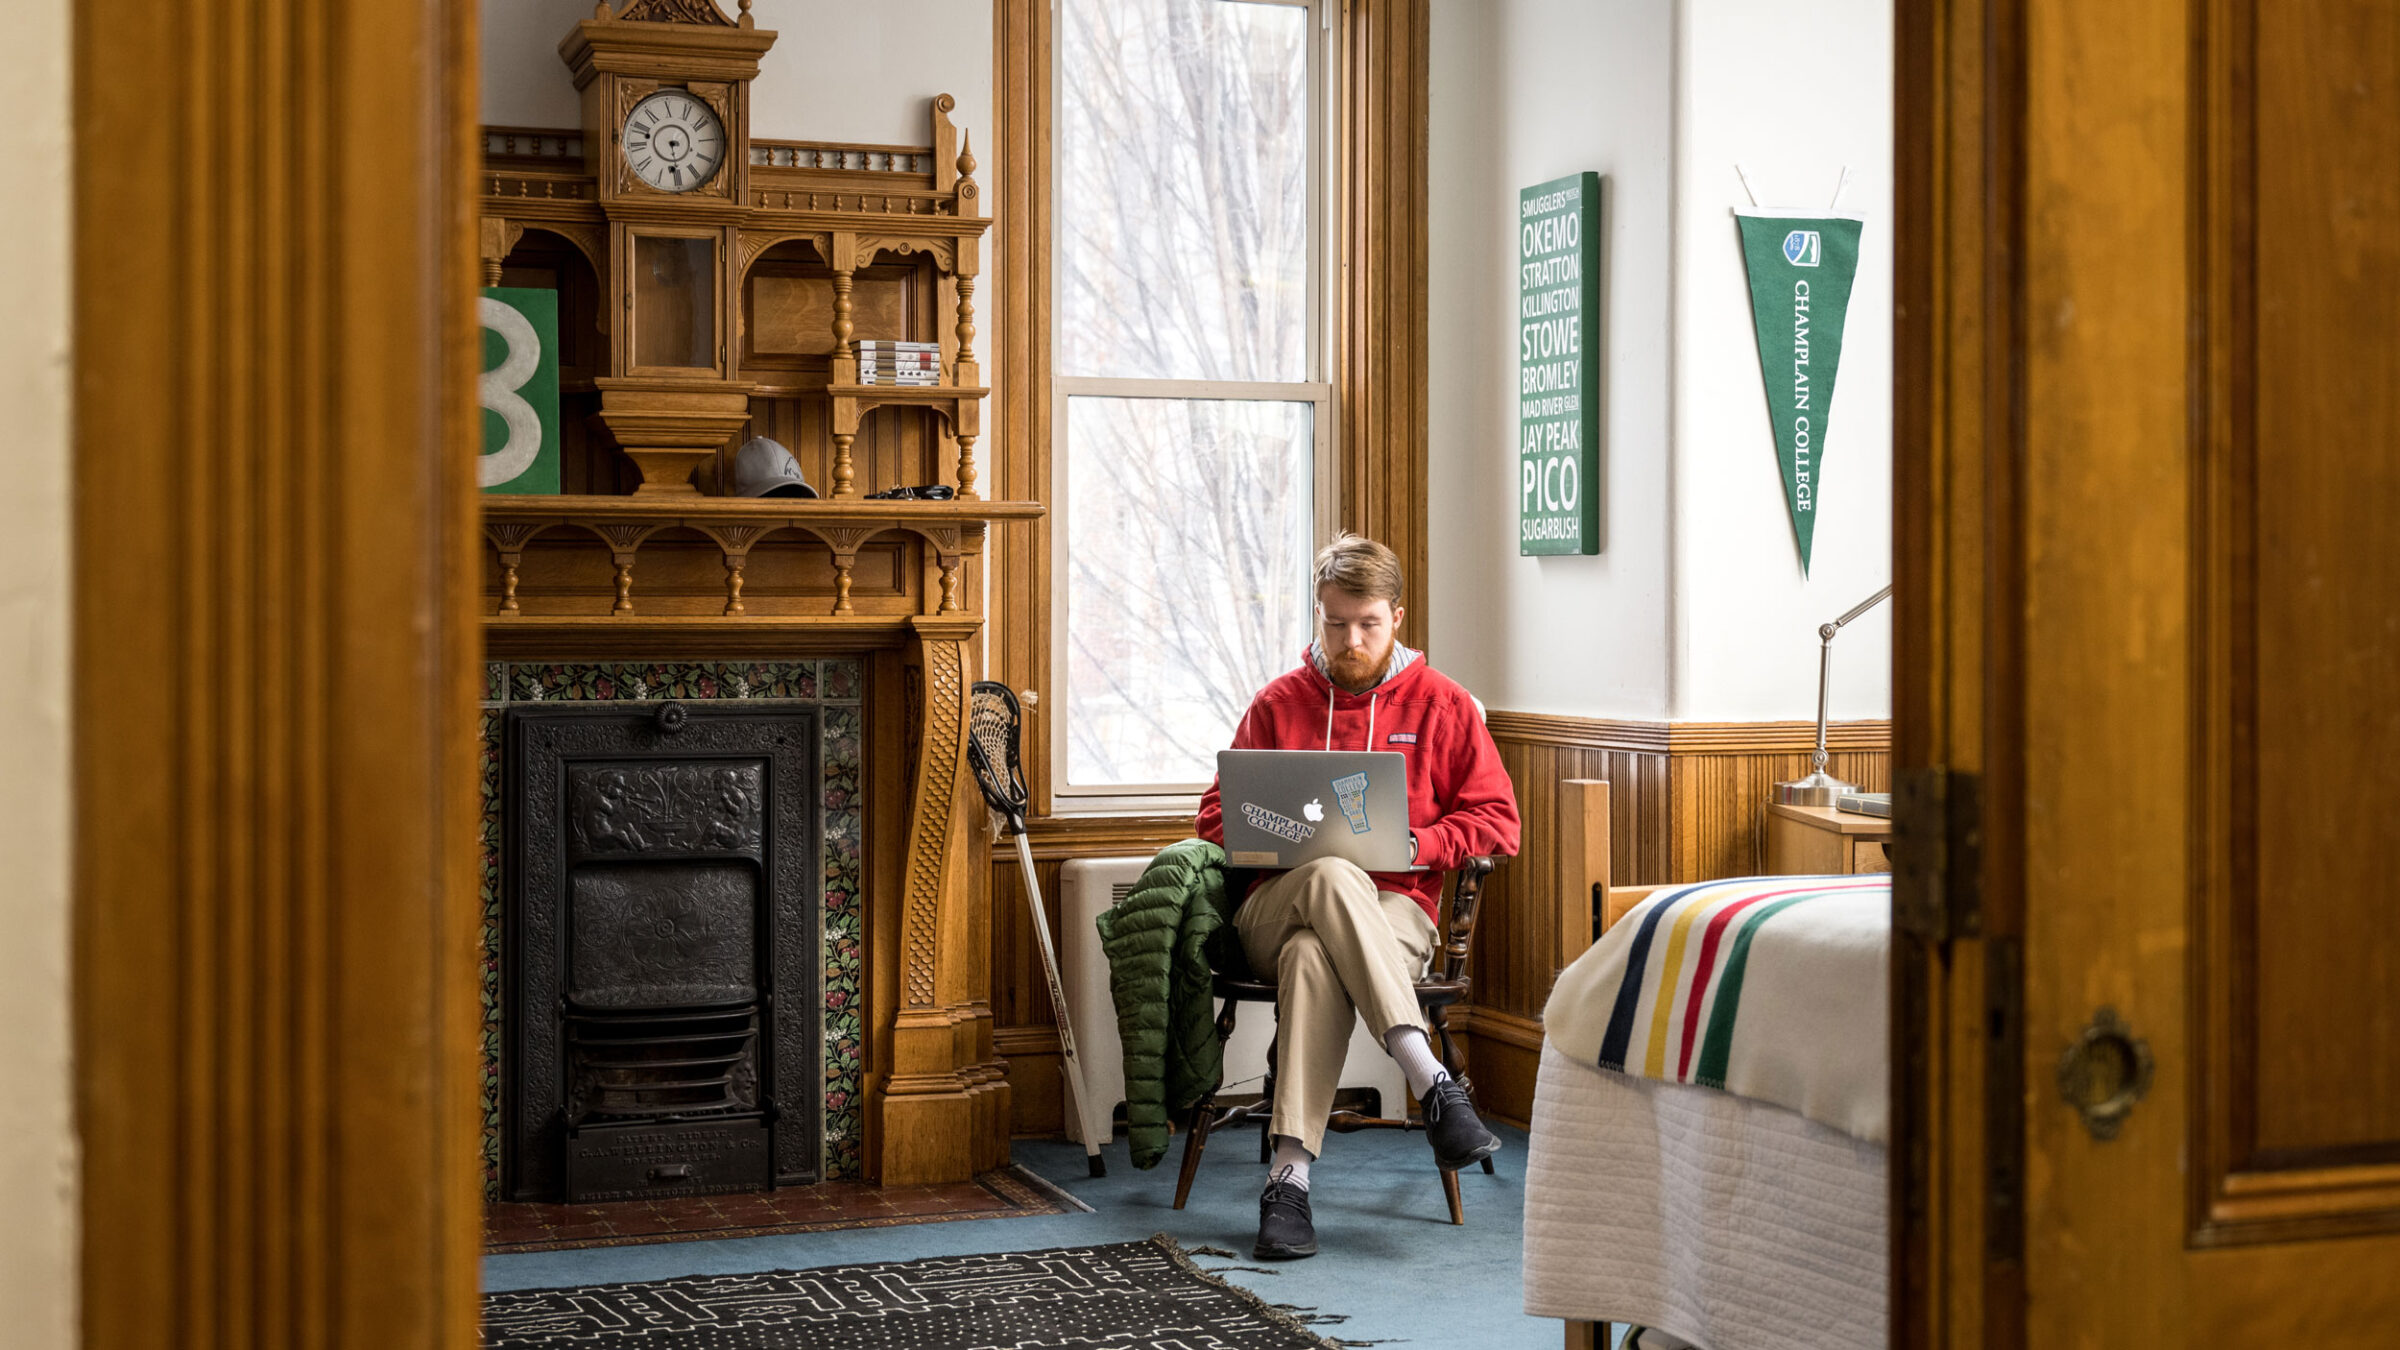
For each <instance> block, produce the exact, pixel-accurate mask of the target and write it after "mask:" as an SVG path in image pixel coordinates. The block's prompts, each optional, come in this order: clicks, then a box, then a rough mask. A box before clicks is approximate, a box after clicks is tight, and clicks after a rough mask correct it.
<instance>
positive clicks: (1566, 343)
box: [1517, 173, 1600, 555]
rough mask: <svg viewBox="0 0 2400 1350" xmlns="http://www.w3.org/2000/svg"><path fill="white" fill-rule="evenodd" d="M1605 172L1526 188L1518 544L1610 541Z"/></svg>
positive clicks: (1589, 547) (1549, 546)
mask: <svg viewBox="0 0 2400 1350" xmlns="http://www.w3.org/2000/svg"><path fill="white" fill-rule="evenodd" d="M1599 264H1600V175H1598V174H1596V173H1579V174H1575V175H1574V176H1572V177H1568V178H1560V179H1556V180H1554V181H1552V182H1548V183H1543V184H1541V185H1539V186H1537V187H1529V188H1526V189H1525V190H1524V191H1523V192H1521V193H1519V194H1517V521H1518V524H1517V552H1518V553H1519V554H1521V555H1533V554H1549V553H1598V552H1599V551H1600V398H1599V393H1600V391H1599V375H1600V345H1599V326H1600V265H1599Z"/></svg>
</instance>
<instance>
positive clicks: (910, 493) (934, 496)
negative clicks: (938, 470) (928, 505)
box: [867, 483, 958, 502]
mask: <svg viewBox="0 0 2400 1350" xmlns="http://www.w3.org/2000/svg"><path fill="white" fill-rule="evenodd" d="M957 495H958V489H957V488H954V487H952V486H950V485H949V484H948V483H926V484H924V485H923V486H920V487H896V488H885V489H884V490H883V491H881V492H870V493H868V494H867V499H868V500H870V501H903V502H907V501H917V502H946V501H949V500H950V499H951V498H953V497H956V496H957Z"/></svg>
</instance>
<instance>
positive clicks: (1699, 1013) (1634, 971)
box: [1542, 876, 1892, 1144]
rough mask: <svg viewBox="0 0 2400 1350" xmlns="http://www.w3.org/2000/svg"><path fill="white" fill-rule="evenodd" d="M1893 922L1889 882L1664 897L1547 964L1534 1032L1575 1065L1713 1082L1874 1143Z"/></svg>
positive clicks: (1882, 1117)
mask: <svg viewBox="0 0 2400 1350" xmlns="http://www.w3.org/2000/svg"><path fill="white" fill-rule="evenodd" d="M1891 930H1892V887H1891V878H1890V877H1888V876H1846V877H1744V878H1741V879H1739V880H1734V881H1705V882H1700V883H1698V884H1695V885H1691V886H1682V887H1677V888H1675V889H1672V890H1662V891H1659V892H1658V893H1657V894H1655V895H1652V896H1651V897H1650V898H1649V899H1647V900H1644V901H1643V902H1642V903H1641V904H1639V905H1637V906H1635V907H1634V908H1633V909H1632V910H1631V911H1629V912H1628V913H1627V914H1626V915H1625V917H1624V918H1622V919H1619V920H1618V921H1617V924H1616V926H1615V927H1613V928H1611V929H1609V930H1608V932H1606V933H1604V934H1602V935H1601V938H1600V940H1599V941H1598V942H1597V943H1594V944H1593V945H1592V948H1591V950H1589V951H1587V952H1585V953H1584V954H1583V955H1582V956H1581V957H1579V958H1577V960H1576V961H1575V964H1573V965H1571V966H1568V967H1567V968H1566V969H1565V970H1564V971H1561V972H1560V973H1559V977H1558V983H1557V985H1556V986H1554V987H1553V988H1552V989H1551V991H1550V1003H1549V1006H1548V1007H1546V1008H1544V1009H1543V1012H1542V1020H1543V1027H1544V1030H1545V1032H1546V1033H1547V1035H1548V1037H1549V1040H1550V1043H1551V1044H1552V1045H1554V1046H1556V1047H1558V1049H1559V1051H1560V1052H1561V1053H1563V1054H1565V1055H1567V1056H1569V1057H1570V1058H1572V1059H1574V1060H1576V1061H1577V1062H1579V1063H1583V1064H1594V1065H1597V1066H1599V1067H1600V1068H1603V1069H1610V1070H1614V1071H1616V1072H1618V1073H1624V1074H1631V1075H1633V1076H1635V1077H1638V1078H1655V1079H1658V1080H1660V1081H1662V1082H1669V1083H1696V1084H1698V1085H1700V1086H1702V1087H1710V1088H1719V1089H1722V1090H1724V1091H1727V1092H1731V1093H1734V1094H1736V1095H1737V1096H1743V1097H1751V1098H1755V1099H1757V1100H1759V1101H1765V1102H1772V1103H1774V1104H1775V1105H1777V1106H1783V1107H1789V1108H1790V1109H1792V1110H1794V1111H1797V1112H1799V1113H1800V1114H1801V1115H1803V1116H1806V1117H1808V1118H1809V1119H1810V1120H1814V1121H1817V1122H1819V1123H1821V1124H1825V1125H1830V1126H1832V1127H1833V1128H1835V1129H1837V1130H1840V1131H1842V1132H1844V1133H1846V1134H1849V1135H1851V1136H1853V1137H1855V1138H1858V1139H1864V1140H1867V1141H1869V1142H1870V1143H1877V1144H1880V1143H1884V1142H1886V1135H1887V1133H1888V1130H1889V1125H1890V1114H1891V1111H1890V1100H1889V1087H1888V1084H1887V1081H1886V1078H1887V1068H1886V1065H1887V1063H1888V1058H1889V1056H1888V1052H1887V1050H1886V1048H1885V1043H1884V1027H1885V1018H1886V994H1885V982H1886V978H1887V976H1886V969H1887V965H1888V959H1889V952H1890V950H1891Z"/></svg>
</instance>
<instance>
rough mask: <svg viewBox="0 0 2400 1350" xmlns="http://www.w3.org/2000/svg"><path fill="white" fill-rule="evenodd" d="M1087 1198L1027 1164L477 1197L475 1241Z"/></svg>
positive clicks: (642, 1238) (541, 1240)
mask: <svg viewBox="0 0 2400 1350" xmlns="http://www.w3.org/2000/svg"><path fill="white" fill-rule="evenodd" d="M1090 1208H1091V1206H1089V1205H1086V1204H1084V1203H1083V1202H1082V1201H1080V1200H1078V1199H1076V1198H1075V1197H1074V1196H1072V1195H1069V1194H1067V1193H1066V1192H1065V1191H1062V1190H1060V1189H1059V1188H1058V1187H1056V1186H1053V1185H1051V1184H1050V1183H1049V1182H1047V1181H1044V1180H1042V1179H1041V1178H1040V1177H1038V1176H1036V1175H1034V1174H1033V1173H1032V1172H1029V1171H1027V1170H1025V1169H1024V1168H1022V1167H1013V1166H1012V1167H1004V1168H1001V1169H999V1170H998V1171H993V1172H986V1173H984V1174H982V1175H981V1176H978V1177H976V1178H975V1179H974V1180H973V1181H962V1182H958V1183H956V1184H955V1185H940V1186H869V1185H867V1184H866V1183H864V1182H859V1181H827V1182H822V1183H819V1184H818V1185H815V1186H792V1187H787V1188H785V1189H783V1190H776V1191H756V1192H751V1193H748V1194H743V1195H694V1196H686V1197H681V1198H678V1199H672V1200H620V1201H613V1202H611V1203H608V1204H600V1205H533V1204H510V1203H491V1204H486V1205H485V1206H484V1207H483V1249H484V1251H486V1252H487V1253H491V1254H494V1255H497V1254H500V1253H504V1252H554V1251H561V1250H564V1249H567V1248H571V1247H628V1246H634V1245H636V1244H640V1243H648V1242H690V1241H692V1240H694V1239H697V1238H740V1237H767V1236H771V1235H773V1234H777V1233H824V1232H830V1231H833V1230H835V1229H841V1228H891V1227H895V1226H897V1225H900V1224H908V1223H945V1222H948V1221H950V1220H953V1219H1007V1218H1016V1217H1018V1216H1021V1215H1033V1214H1066V1213H1070V1212H1075V1211H1089V1210H1090Z"/></svg>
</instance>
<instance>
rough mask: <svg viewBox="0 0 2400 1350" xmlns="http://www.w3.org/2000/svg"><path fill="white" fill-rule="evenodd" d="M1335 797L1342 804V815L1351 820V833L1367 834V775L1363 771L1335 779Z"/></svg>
mask: <svg viewBox="0 0 2400 1350" xmlns="http://www.w3.org/2000/svg"><path fill="white" fill-rule="evenodd" d="M1333 799H1334V801H1335V802H1336V803H1338V804H1339V805H1340V806H1341V808H1342V815H1343V816H1344V817H1346V818H1347V819H1348V820H1349V822H1350V833H1352V834H1365V833H1366V832H1367V776H1366V775H1365V774H1363V773H1354V774H1350V775H1348V776H1347V777H1343V778H1336V779H1334V780H1333Z"/></svg>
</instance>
